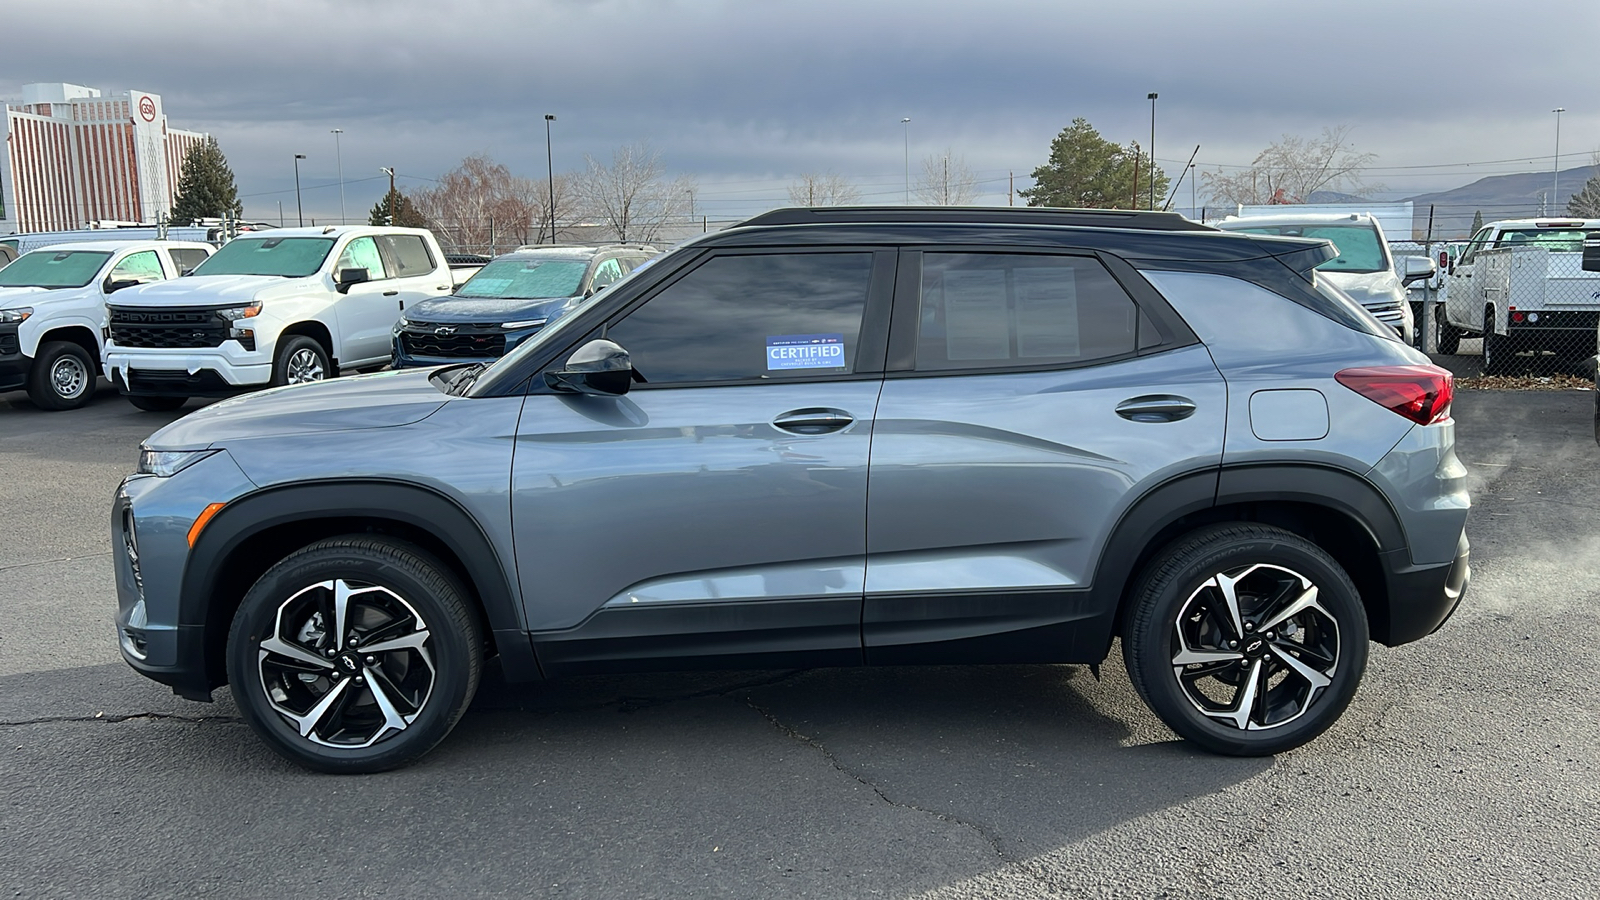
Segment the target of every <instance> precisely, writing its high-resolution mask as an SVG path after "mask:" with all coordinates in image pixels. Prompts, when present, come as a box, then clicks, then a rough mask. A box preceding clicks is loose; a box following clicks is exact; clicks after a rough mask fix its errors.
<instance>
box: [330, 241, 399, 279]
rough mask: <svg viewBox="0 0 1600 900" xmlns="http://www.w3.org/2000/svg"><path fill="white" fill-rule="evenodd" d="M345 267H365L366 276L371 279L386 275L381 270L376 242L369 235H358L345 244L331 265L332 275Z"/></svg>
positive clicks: (335, 274) (381, 264)
mask: <svg viewBox="0 0 1600 900" xmlns="http://www.w3.org/2000/svg"><path fill="white" fill-rule="evenodd" d="M345 269H366V270H367V278H369V279H371V280H373V281H377V280H378V279H380V278H386V277H388V276H387V275H385V274H384V271H383V257H382V256H379V255H378V242H377V241H375V240H373V239H372V238H369V237H359V238H356V239H355V240H353V241H351V242H350V243H348V244H346V245H345V247H344V252H343V253H340V254H339V262H338V263H337V264H335V265H334V267H333V274H334V277H338V275H339V273H340V272H343V271H344V270H345Z"/></svg>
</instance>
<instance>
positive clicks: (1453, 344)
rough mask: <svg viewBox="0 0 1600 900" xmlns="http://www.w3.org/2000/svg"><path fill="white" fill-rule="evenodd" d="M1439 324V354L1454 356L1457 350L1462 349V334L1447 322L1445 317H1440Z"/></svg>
mask: <svg viewBox="0 0 1600 900" xmlns="http://www.w3.org/2000/svg"><path fill="white" fill-rule="evenodd" d="M1438 324H1439V329H1438V332H1439V352H1440V353H1443V354H1445V355H1446V356H1451V355H1454V354H1455V352H1456V351H1457V350H1460V349H1461V332H1460V331H1459V330H1458V329H1457V328H1456V327H1455V326H1454V325H1451V324H1450V323H1449V322H1446V321H1445V320H1444V317H1443V316H1440V317H1439V319H1438Z"/></svg>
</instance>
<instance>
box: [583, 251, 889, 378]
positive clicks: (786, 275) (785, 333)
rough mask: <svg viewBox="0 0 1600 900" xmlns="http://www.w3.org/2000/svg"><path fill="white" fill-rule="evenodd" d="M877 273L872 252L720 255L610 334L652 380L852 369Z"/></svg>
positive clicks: (844, 372)
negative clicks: (873, 275)
mask: <svg viewBox="0 0 1600 900" xmlns="http://www.w3.org/2000/svg"><path fill="white" fill-rule="evenodd" d="M871 278H872V254H871V253H774V254H752V255H730V256H717V257H713V258H711V259H709V260H707V261H706V262H705V263H704V264H702V265H700V266H699V267H697V268H695V269H694V270H693V271H692V272H689V273H688V274H687V275H685V276H683V277H682V278H680V279H678V280H677V281H675V282H673V283H672V284H670V285H668V286H667V287H666V288H665V289H663V290H662V291H661V292H660V293H658V294H656V295H655V296H654V297H652V298H650V300H649V301H647V302H646V303H645V304H644V305H643V306H641V307H639V308H638V309H636V310H634V311H633V312H632V313H629V314H628V316H627V318H625V319H623V320H621V321H620V322H617V323H616V324H614V325H611V326H610V327H609V328H608V329H607V332H606V337H607V338H608V339H610V340H613V341H616V342H617V343H618V344H621V345H622V346H623V347H625V348H627V350H628V353H629V354H630V356H631V357H632V359H633V366H634V370H635V371H637V372H638V373H639V374H641V375H643V376H644V377H645V378H646V379H647V383H648V384H683V383H694V382H718V381H759V380H784V379H792V378H795V377H803V376H814V375H847V374H850V373H851V372H852V371H854V366H855V358H856V354H857V351H858V349H859V344H860V335H861V319H862V315H863V313H864V311H865V309H866V304H867V288H868V285H869V284H870V282H871Z"/></svg>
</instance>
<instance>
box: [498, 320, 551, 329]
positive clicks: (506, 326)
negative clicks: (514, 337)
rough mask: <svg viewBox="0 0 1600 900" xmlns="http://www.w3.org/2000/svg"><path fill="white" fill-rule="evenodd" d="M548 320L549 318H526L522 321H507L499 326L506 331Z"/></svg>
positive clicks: (532, 325) (528, 326)
mask: <svg viewBox="0 0 1600 900" xmlns="http://www.w3.org/2000/svg"><path fill="white" fill-rule="evenodd" d="M548 321H550V320H549V319H527V320H525V321H522V322H507V323H505V324H504V325H501V326H500V327H501V328H504V329H506V330H507V331H510V330H512V329H516V328H532V327H534V326H535V325H543V324H544V323H546V322H548Z"/></svg>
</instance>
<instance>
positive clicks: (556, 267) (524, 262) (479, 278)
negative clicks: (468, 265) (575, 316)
mask: <svg viewBox="0 0 1600 900" xmlns="http://www.w3.org/2000/svg"><path fill="white" fill-rule="evenodd" d="M588 269H589V263H588V262H586V261H584V260H581V259H538V258H533V259H530V258H528V257H525V256H524V257H515V256H502V257H501V258H499V259H496V260H491V261H490V262H489V264H488V265H486V266H484V267H483V268H481V269H479V270H478V272H477V274H476V275H473V276H472V278H470V279H469V280H468V281H467V283H466V284H464V285H462V286H461V287H459V288H457V289H456V296H457V297H490V298H495V299H506V300H551V299H555V298H557V297H573V296H576V295H577V293H578V284H579V283H580V282H582V281H583V273H584V272H586V271H588Z"/></svg>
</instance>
